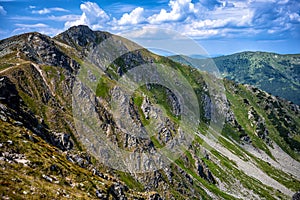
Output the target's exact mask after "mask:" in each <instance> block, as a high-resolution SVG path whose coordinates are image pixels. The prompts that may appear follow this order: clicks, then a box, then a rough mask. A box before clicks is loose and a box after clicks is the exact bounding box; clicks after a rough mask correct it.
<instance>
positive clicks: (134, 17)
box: [118, 7, 145, 25]
mask: <svg viewBox="0 0 300 200" xmlns="http://www.w3.org/2000/svg"><path fill="white" fill-rule="evenodd" d="M143 12H144V8H141V7H137V8H135V9H134V10H133V11H131V13H129V14H128V13H125V14H123V16H122V17H121V19H120V20H119V21H118V24H119V25H127V24H138V23H140V22H143V21H144V20H145V18H144V17H143Z"/></svg>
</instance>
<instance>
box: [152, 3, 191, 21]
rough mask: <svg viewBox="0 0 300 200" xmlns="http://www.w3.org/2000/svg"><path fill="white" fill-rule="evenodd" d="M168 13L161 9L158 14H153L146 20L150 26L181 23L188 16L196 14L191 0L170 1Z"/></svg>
mask: <svg viewBox="0 0 300 200" xmlns="http://www.w3.org/2000/svg"><path fill="white" fill-rule="evenodd" d="M169 6H170V8H171V11H170V12H167V11H166V10H165V9H161V10H160V13H159V14H154V15H152V16H150V17H149V18H148V21H149V22H150V23H151V24H160V23H163V22H170V21H181V20H183V19H184V18H186V17H187V16H188V15H191V14H195V13H197V9H195V6H194V4H193V3H192V2H191V0H171V1H170V2H169Z"/></svg>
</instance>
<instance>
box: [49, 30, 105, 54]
mask: <svg viewBox="0 0 300 200" xmlns="http://www.w3.org/2000/svg"><path fill="white" fill-rule="evenodd" d="M110 35H111V34H109V33H106V32H101V31H92V30H91V29H90V28H89V27H88V26H85V25H79V26H73V27H71V28H69V29H68V30H66V31H65V32H63V33H61V34H59V35H57V36H55V37H54V39H56V40H59V41H62V42H64V43H66V44H68V45H69V46H71V47H74V48H76V49H78V50H82V48H87V47H90V46H92V47H93V46H95V45H96V44H98V43H99V42H101V41H102V40H103V39H106V38H107V37H109V36H110Z"/></svg>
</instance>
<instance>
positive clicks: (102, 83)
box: [96, 76, 114, 99]
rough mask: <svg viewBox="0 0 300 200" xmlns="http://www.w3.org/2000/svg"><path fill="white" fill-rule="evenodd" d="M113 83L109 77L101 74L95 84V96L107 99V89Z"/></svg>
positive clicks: (108, 89) (108, 94)
mask: <svg viewBox="0 0 300 200" xmlns="http://www.w3.org/2000/svg"><path fill="white" fill-rule="evenodd" d="M113 85H114V84H113V83H112V81H111V80H110V79H109V78H107V77H104V76H102V77H101V78H100V79H99V81H98V84H97V89H96V96H98V97H102V98H104V99H107V98H108V97H109V96H110V93H109V91H110V89H111V88H112V87H113Z"/></svg>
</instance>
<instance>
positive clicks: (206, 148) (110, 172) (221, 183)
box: [0, 26, 300, 199]
mask: <svg viewBox="0 0 300 200" xmlns="http://www.w3.org/2000/svg"><path fill="white" fill-rule="evenodd" d="M82 29H83V30H84V31H83V32H81V31H82ZM67 36H68V38H66V37H67ZM101 36H102V37H103V38H101ZM106 36H109V38H110V39H111V43H110V44H113V48H112V49H113V52H114V53H115V55H113V54H111V52H110V50H107V52H108V54H106V52H101V51H99V49H97V47H98V45H99V44H103V43H101V42H103V40H101V39H107V38H108V37H106ZM105 37H106V38H105ZM20 38H23V39H22V40H19V41H18V42H15V43H13V44H11V43H10V44H7V43H6V41H13V42H14V41H15V39H14V38H13V39H10V40H2V41H1V42H0V52H1V53H0V55H1V56H0V66H1V67H0V68H1V71H0V87H1V90H0V91H1V92H0V97H1V98H0V109H1V111H0V118H1V120H0V126H1V132H0V133H1V134H0V136H1V155H0V157H1V159H0V160H1V162H0V165H1V188H0V190H1V195H2V196H3V197H10V198H21V199H23V198H27V197H36V198H68V197H69V198H70V197H71V198H84V199H89V198H93V199H95V198H100V199H186V198H191V199H193V198H194V199H201V198H203V199H235V198H243V199H248V198H253V199H260V198H268V199H276V198H277V197H278V198H289V197H292V196H293V194H294V193H295V192H297V191H298V190H299V185H300V181H299V177H298V176H297V175H299V173H298V172H299V171H298V170H297V169H298V168H297V166H299V160H300V157H299V134H298V133H299V129H300V128H299V124H300V120H299V113H300V109H299V106H297V105H295V104H293V103H291V102H286V101H284V100H282V99H278V98H276V97H274V96H272V95H270V94H267V93H265V92H263V91H261V90H259V89H257V88H255V87H252V86H249V85H239V84H236V83H234V82H232V81H229V80H225V82H224V87H225V89H226V95H227V99H224V98H223V97H222V96H221V95H215V96H214V94H213V93H211V94H209V93H208V92H207V83H205V80H206V79H205V76H206V75H205V73H203V72H199V71H197V70H195V69H193V68H190V67H188V66H185V65H181V64H179V63H175V62H173V61H171V60H169V59H167V58H165V57H161V56H158V55H153V54H151V53H150V52H149V51H147V50H143V49H140V47H137V46H136V45H135V44H133V43H131V42H130V41H128V40H125V39H120V37H114V36H113V35H111V34H108V33H106V32H98V31H97V32H93V31H91V30H90V29H89V28H88V27H86V26H79V27H73V28H71V29H69V30H67V31H66V32H64V33H62V34H60V35H58V36H56V37H54V38H49V37H43V36H39V34H36V33H28V34H27V35H21V36H20ZM67 39H68V40H67ZM135 47H136V48H135ZM137 48H138V50H136V49H137ZM132 49H134V50H132ZM100 50H101V48H100ZM115 51H116V52H115ZM95 52H96V53H98V54H97V55H98V57H95V56H94V57H93V56H92V55H90V54H94V53H95ZM124 52H126V53H125V54H124ZM120 54H121V55H120ZM119 55H120V56H119ZM116 56H117V58H115V57H116ZM104 58H105V59H104ZM97 59H99V60H97ZM106 60H108V62H106ZM106 63H109V65H108V66H104V65H105V64H106ZM145 63H150V65H151V63H152V64H153V63H154V64H156V63H158V64H161V65H164V66H168V67H171V68H172V69H174V70H176V71H178V72H181V73H182V74H183V75H184V77H186V79H187V80H188V81H189V83H190V84H191V85H192V86H193V89H194V90H195V93H196V94H197V98H198V101H199V105H200V113H201V121H202V124H201V125H200V126H199V131H197V134H195V138H194V140H193V141H192V144H191V145H190V147H189V148H187V149H186V150H185V151H184V152H183V153H182V155H181V156H180V157H179V158H178V159H176V160H175V161H174V162H173V163H171V164H170V166H166V168H163V169H160V170H156V171H150V172H148V173H145V174H138V173H128V172H121V171H118V170H114V169H111V168H109V167H108V166H106V165H105V163H101V162H99V160H98V159H97V157H96V156H95V155H94V154H93V153H92V152H91V151H88V149H87V147H86V146H85V145H84V144H83V142H82V140H80V135H78V133H77V132H78V129H77V127H76V124H75V122H74V120H75V119H76V118H74V117H75V116H74V113H73V111H72V110H73V109H74V108H73V105H74V104H72V95H73V92H74V90H73V89H72V88H74V84H75V83H76V78H77V75H78V74H80V73H82V72H83V73H82V76H83V79H84V80H85V79H86V80H87V82H85V83H86V84H89V83H93V80H96V81H95V82H96V84H95V85H93V84H91V88H93V87H94V86H95V88H94V92H95V93H94V94H93V93H92V92H91V91H88V90H86V91H84V93H85V94H87V95H91V97H93V98H91V101H92V102H93V105H96V107H93V110H96V113H97V116H99V120H100V122H101V124H102V125H101V129H103V131H105V134H106V136H105V137H106V138H107V139H109V140H111V141H112V142H115V144H116V145H118V146H119V147H120V148H124V149H126V150H128V151H131V150H140V149H144V150H157V149H159V148H161V146H164V145H166V144H168V142H170V141H172V138H173V137H174V135H175V136H176V134H178V129H177V126H178V124H177V123H178V119H177V118H176V113H178V102H177V100H176V98H174V96H173V95H172V93H171V92H170V91H169V90H167V89H165V88H163V87H159V86H157V85H151V87H150V88H149V87H148V88H147V87H141V88H140V89H138V90H137V92H136V93H134V95H133V96H132V99H131V100H130V101H129V105H130V107H129V111H130V117H131V119H130V120H132V121H130V123H132V124H141V125H142V126H146V124H147V123H149V122H148V120H149V118H151V116H153V115H154V114H155V113H157V112H158V111H159V108H158V107H156V105H155V103H153V102H157V104H161V105H162V107H164V109H166V113H165V115H164V118H162V119H165V120H166V121H164V120H162V121H160V123H161V124H162V125H163V129H159V130H158V132H157V133H155V135H153V137H151V138H150V139H149V140H148V142H144V141H143V140H142V139H140V138H135V137H133V136H130V135H128V134H126V133H125V132H123V131H122V129H121V128H120V127H121V126H119V125H118V123H117V120H116V117H115V116H113V115H112V113H113V112H112V110H111V108H110V104H111V103H112V102H111V101H112V100H111V99H112V98H111V97H112V96H114V97H115V98H116V99H120V100H122V99H124V96H122V95H117V93H116V92H117V91H118V90H117V86H116V82H117V81H118V80H119V79H120V78H121V77H122V76H123V74H126V73H127V72H128V71H130V70H131V69H134V68H135V67H136V66H139V65H143V64H145ZM85 69H86V73H85V71H84V70H85ZM80 70H82V71H80ZM93 70H98V71H99V72H101V73H102V74H103V75H101V76H100V77H99V76H98V75H97V74H96V73H95V72H96V71H93ZM98 71H97V72H98ZM92 90H93V89H92ZM214 99H216V101H217V102H219V104H218V105H220V106H221V107H220V110H219V108H215V109H216V110H217V111H216V112H220V113H224V114H225V118H226V119H225V125H224V128H223V130H222V132H221V133H218V139H217V141H213V140H211V139H209V137H207V136H208V135H209V134H211V133H210V132H213V131H214V130H213V129H208V127H209V124H210V122H211V121H212V120H214V115H213V112H212V110H211V109H212V107H213V104H212V102H213V100H214ZM80 103H82V105H85V104H84V103H85V101H82V102H80ZM87 108H90V107H87ZM91 108H92V107H91ZM212 134H215V133H212ZM219 134H220V135H219ZM297 142H298V143H297ZM223 151H224V152H225V153H224V152H223ZM222 152H223V153H222ZM277 154H278V155H282V156H281V157H284V158H286V160H285V161H283V160H281V159H280V157H278V156H277ZM296 160H298V161H296ZM23 163H24V164H23ZM287 163H289V164H293V165H290V166H289V167H288V166H285V165H287ZM4 168H5V169H4ZM253 169H255V170H254V171H253ZM27 180H31V181H27ZM39 184H40V185H45V187H38V185H39Z"/></svg>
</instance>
